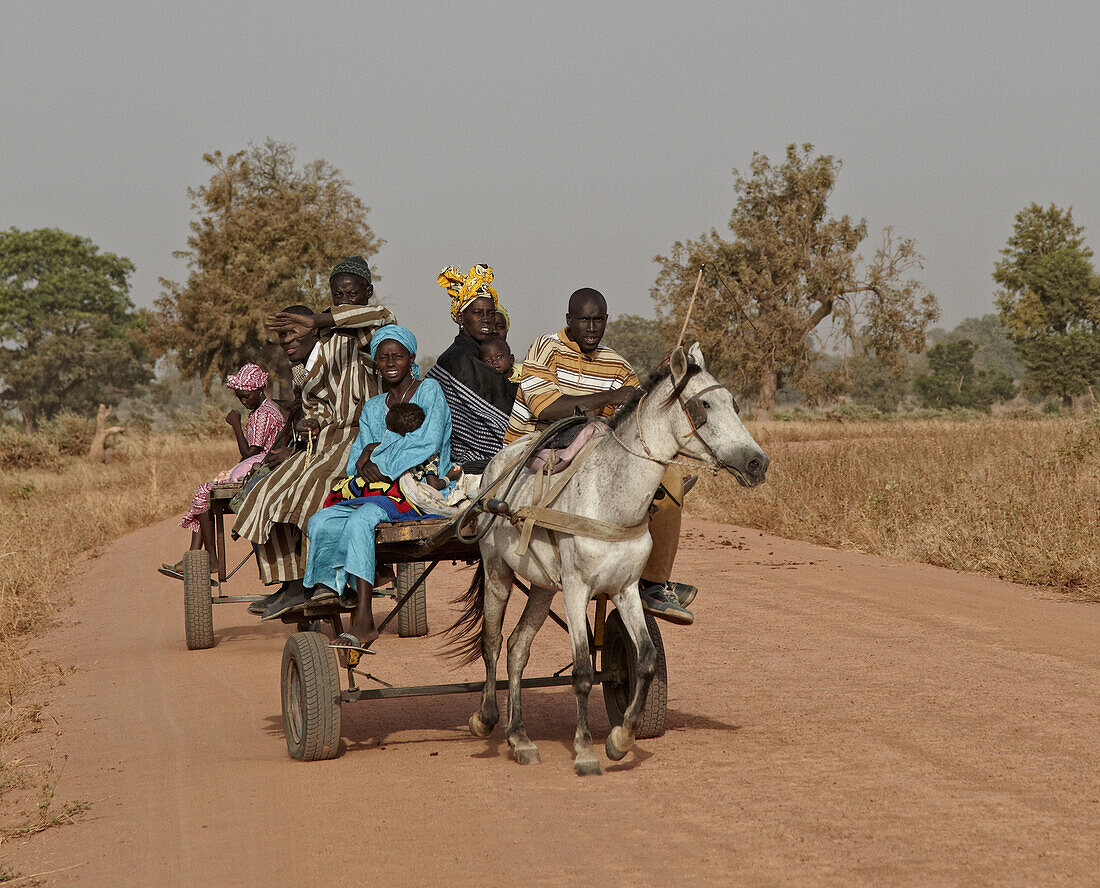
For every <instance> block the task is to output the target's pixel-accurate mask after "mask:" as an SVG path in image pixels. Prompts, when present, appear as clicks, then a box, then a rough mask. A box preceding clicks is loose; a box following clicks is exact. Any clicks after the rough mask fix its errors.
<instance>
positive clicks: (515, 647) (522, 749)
mask: <svg viewBox="0 0 1100 888" xmlns="http://www.w3.org/2000/svg"><path fill="white" fill-rule="evenodd" d="M553 598H554V592H553V590H551V589H543V588H541V587H539V586H532V587H531V594H530V596H528V598H527V606H526V607H524V609H523V613H522V614H521V615H520V618H519V622H518V623H517V624H516V628H515V629H513V630H512V634H511V635H509V636H508V745H509V746H511V747H512V751H513V752H514V753H515V755H516V761H517V762H519V763H520V764H521V765H530V764H534V763H536V762H539V761H541V759H540V758H539V749H538V747H537V746H535V744H534V743H532V742H531V738H530V737H528V736H527V731H525V730H524V728H523V704H522V701H521V695H522V692H523V670H524V667H525V666H526V665H527V660H528V659H529V658H530V656H531V643H532V642H533V641H534V640H535V635H536V634H538V631H539V629H540V628H541V627H542V624H543V621H544V620H545V619H546V615H547V614H548V613H549V612H550V602H551V601H552V600H553Z"/></svg>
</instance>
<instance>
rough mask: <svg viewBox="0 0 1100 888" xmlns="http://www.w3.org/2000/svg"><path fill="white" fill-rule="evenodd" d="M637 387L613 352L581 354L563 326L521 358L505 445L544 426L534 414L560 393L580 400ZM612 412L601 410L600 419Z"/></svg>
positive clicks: (631, 372)
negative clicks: (517, 386) (626, 387)
mask: <svg viewBox="0 0 1100 888" xmlns="http://www.w3.org/2000/svg"><path fill="white" fill-rule="evenodd" d="M637 384H638V376H637V374H636V373H635V372H634V368H633V367H631V366H630V364H629V363H628V362H627V360H626V358H624V357H623V356H622V355H620V354H619V353H618V352H617V351H615V350H614V349H611V348H608V347H607V346H604V345H600V346H597V347H596V350H595V351H594V352H593V353H592V354H591V355H586V354H585V353H584V352H582V351H581V349H580V346H579V345H577V343H575V342H574V341H573V340H572V339H570V338H569V333H568V332H567V331H566V329H565V328H563V329H562V330H560V331H559V332H557V333H555V334H553V335H552V336H540V337H539V338H538V339H536V340H535V342H534V344H533V345H532V346H531V348H530V349H528V351H527V357H525V358H524V359H523V372H522V374H521V375H520V380H519V392H517V394H516V400H515V403H513V404H512V415H511V417H509V419H508V431H507V432H506V433H505V435H504V443H505V444H511V443H512V442H513V441H515V440H516V439H517V438H519V437H521V436H523V435H526V434H528V433H529V432H534V431H537V430H539V429H544V428H546V427H547V426H549V425H550V423H547V422H541V421H540V420H539V419H538V416H539V414H540V413H542V411H543V410H545V409H546V408H547V407H549V406H550V405H551V404H553V403H554V402H555V401H556V400H558V398H560V397H562V396H563V395H568V396H570V397H582V396H584V395H592V394H596V393H598V392H610V391H614V390H615V389H618V388H622V387H623V386H624V385H626V386H636V385H637ZM615 409H616V408H614V407H612V406H610V405H609V406H606V407H603V408H601V409H600V411H599V415H600V416H610V415H611V414H612V413H614V412H615Z"/></svg>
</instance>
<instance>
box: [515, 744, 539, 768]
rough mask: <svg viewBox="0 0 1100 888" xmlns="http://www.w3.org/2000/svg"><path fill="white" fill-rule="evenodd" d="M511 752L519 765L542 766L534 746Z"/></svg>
mask: <svg viewBox="0 0 1100 888" xmlns="http://www.w3.org/2000/svg"><path fill="white" fill-rule="evenodd" d="M513 752H515V754H516V761H517V762H519V763H520V764H521V765H539V764H542V759H541V758H539V750H538V747H536V746H521V747H519V748H518V749H515V750H513Z"/></svg>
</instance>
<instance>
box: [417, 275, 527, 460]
mask: <svg viewBox="0 0 1100 888" xmlns="http://www.w3.org/2000/svg"><path fill="white" fill-rule="evenodd" d="M492 280H493V270H492V269H491V268H490V267H489V266H487V265H475V266H474V267H473V268H471V269H470V272H469V274H465V275H464V274H462V273H461V272H460V271H459V270H458V269H457V268H455V267H454V266H453V265H451V266H448V267H447V268H444V269H443V271H441V272H440V274H439V278H438V283H439V286H441V287H444V288H446V290H447V292H448V294H450V297H451V317H452V318H453V319H454V322H455V323H456V324H458V335H457V336H456V337H455V339H454V342H452V343H451V345H450V347H449V348H448V349H447V350H446V351H445V352H443V354H441V355H440V356H439V359H438V360H437V361H436V362H435V366H434V367H432V369H431V370H430V371H429V372H428V377H429V378H431V379H434V380H435V381H436V382H438V383H439V385H440V386H441V387H442V388H443V394H444V396H445V397H446V398H447V404H448V406H449V407H450V408H451V421H452V425H453V429H452V434H451V453H452V455H453V458H454V461H455V462H456V463H458V464H459V465H462V466H469V467H470V469H473V470H476V469H477V465H476V464H478V463H483V462H484V461H486V460H488V459H491V458H492V457H493V456H495V455H496V453H497V451H498V450H500V448H501V447H502V446H503V443H504V431H505V429H507V428H508V416H509V414H510V413H511V411H512V401H513V400H514V390H515V387H514V386H512V385H509V383H508V380H507V379H506V378H505V377H504V376H502V375H501V374H499V373H497V372H496V370H494V369H493V368H492V367H490V366H489V365H488V364H486V363H484V362H482V360H481V358H480V355H479V346H480V343H481V342H482V341H483V340H485V339H487V338H489V337H491V336H496V335H497V332H496V314H497V304H498V300H497V291H496V290H494V289H493V288H492V287H491V286H490V284H491V283H492ZM470 464H473V465H470Z"/></svg>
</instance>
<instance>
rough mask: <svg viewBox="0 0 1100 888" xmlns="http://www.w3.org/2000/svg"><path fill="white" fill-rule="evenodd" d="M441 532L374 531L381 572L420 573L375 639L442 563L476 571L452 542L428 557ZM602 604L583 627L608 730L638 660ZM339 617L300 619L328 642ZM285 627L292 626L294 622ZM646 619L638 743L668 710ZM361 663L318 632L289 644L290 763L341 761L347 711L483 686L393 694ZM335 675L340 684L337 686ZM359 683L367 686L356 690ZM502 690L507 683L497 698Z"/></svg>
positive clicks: (537, 684)
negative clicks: (412, 569) (649, 657)
mask: <svg viewBox="0 0 1100 888" xmlns="http://www.w3.org/2000/svg"><path fill="white" fill-rule="evenodd" d="M446 527H447V521H446V520H444V519H442V518H424V519H419V520H411V521H398V522H392V523H383V524H380V525H379V526H378V530H377V536H376V554H377V561H378V563H379V564H386V563H388V564H393V565H395V566H397V567H400V566H402V565H410V564H419V565H422V566H423V570H422V571H421V572H420V574H419V576H417V577H416V578H415V580H413V581H412V582H411V583H410V584H409V585H408V587H407V588H405V589H404V590H403V591H401V592H400V593H399V594H398V595H397V601H396V603H395V605H394V607H393V610H391V611H390V613H389V615H388V616H387V617H386V618H385V619H383V620H382V622H381V623H380V624H379V627H378V628H379V631H381V630H383V629H385V627H386V626H387V625H389V623H390V622H391V621H392V620H393V619H394V618H395V617H398V618H399V617H400V614H401V612H402V610H403V609H404V608H405V607H407V605H408V603H409V602H410V601H413V600H414V599H415V597H416V596H417V595H418V594H423V587H424V584H425V582H426V581H427V578H428V576H429V575H430V574H431V572H432V571H433V570H435V568H436V567H437V566H438V565H439V563H440V562H441V561H464V562H466V563H468V564H474V563H477V562H478V561H479V560H480V557H481V553H480V551H479V550H478V548H477V547H476V546H475V545H470V544H467V543H463V542H461V541H460V540H458V539H456V538H455V537H454V536H453V535H451V536H448V537H445V538H444V540H443V542H442V543H438V544H435V545H433V547H432V548H431V550H430V552H426V550H425V543H426V542H427V541H428V540H430V539H431V540H433V542H434V540H435V538H437V536H438V535H439V533H440V532H441V531H443V530H444V529H445V528H446ZM425 563H426V564H425ZM516 586H517V587H518V588H519V589H520V590H521V591H523V592H525V593H527V592H528V591H529V590H528V589H527V587H526V586H524V585H523V583H521V582H519V581H517V583H516ZM607 604H608V601H607V597H606V596H603V595H600V596H598V597H597V599H596V604H595V613H594V616H593V617H592V618H591V619H590V620H589V627H588V637H589V647H590V649H591V651H592V662H593V667H594V668H595V671H596V677H595V680H594V684H600V685H602V686H603V698H604V705H605V707H606V709H607V716H608V718H609V719H610V721H611V723H612V724H613V725H619V724H622V719H623V713H624V712H625V710H626V707H627V705H628V703H629V702H630V699H631V697H632V695H633V692H634V687H635V683H636V671H637V658H636V654H635V651H634V645H633V643H632V642H631V641H630V637H629V636H628V635H627V632H626V627H625V626H624V625H623V622H622V619H621V618H620V617H619V614H618V612H617V611H615V610H612V611H611V612H610V613H608V609H607ZM345 612H346V611H345V610H343V609H341V608H340V607H339V605H337V604H333V605H328V606H324V605H322V606H319V607H317V608H312V609H309V610H307V611H306V615H307V619H313V620H321V621H324V622H327V623H328V624H329V625H331V627H332V632H333V635H334V636H337V635H339V634H340V633H341V632H343V626H342V619H341V617H342V614H343V613H345ZM284 619H287V622H291V621H292V619H293V618H284ZM550 619H551V620H552V621H553V622H554V623H556V624H558V625H559V626H561V627H562V628H563V629H567V627H566V623H565V620H564V619H562V617H561V616H559V615H558V614H557V613H555V612H554V611H553V610H551V611H550ZM645 619H646V626H647V627H648V629H649V634H650V637H651V638H652V639H653V644H654V646H655V647H656V649H657V672H656V674H655V675H654V678H653V682H652V684H651V685H650V689H649V697H648V699H647V702H646V707H645V711H644V713H643V715H642V721H641V724H640V726H639V728H638V731H637V736H638V737H639V738H647V737H656V736H659V735H660V734H662V733H664V729H665V716H666V712H667V707H668V673H667V667H666V664H665V651H664V645H663V643H662V641H661V631H660V629H659V628H658V626H657V622H656V620H654V619H653V617H651V616H649V615H646V618H645ZM300 628H301V627H300ZM362 662H363V661H362V660H361V659H360V658H359V656H357V654H356V652H355V651H350V650H347V649H343V650H338V649H334V648H333V646H332V642H331V640H330V639H329V638H328V637H327V636H326V635H324V634H323V633H322V632H319V631H314V630H312V629H311V630H310V631H299V632H297V633H295V634H294V635H292V636H290V638H289V639H287V642H286V645H285V646H284V648H283V658H282V669H281V673H282V675H281V687H282V709H283V728H284V732H285V734H286V745H287V750H288V751H289V752H290V755H291V756H292V757H293V758H296V759H299V760H302V761H318V760H321V759H330V758H334V757H336V756H337V755H339V754H340V753H341V751H342V750H341V745H340V711H341V707H342V706H343V705H345V704H350V703H356V702H360V701H364V700H381V699H386V698H389V697H421V696H434V695H439V694H472V693H480V692H481V690H482V688H483V686H484V682H481V681H472V682H458V683H449V684H433V685H410V686H394V685H393V684H390V683H388V682H386V681H383V680H382V679H381V678H379V677H376V676H375V675H373V674H372V673H370V672H366V671H363V670H361V669H360V668H359V665H360V664H361V663H362ZM373 662H374V660H373V658H372V663H373ZM572 665H573V664H572V658H571V657H570V660H569V663H568V664H567V665H566V666H563V667H562V668H561V669H559V670H558V671H557V672H555V673H553V674H552V675H548V676H541V677H533V678H525V679H524V680H523V687H525V688H547V687H561V686H567V685H570V684H571V683H572V674H571V671H572ZM341 673H343V674H344V676H345V678H344V679H343V680H342V679H341ZM360 679H364V680H365V681H366V682H368V683H369V684H370V686H368V687H360V685H359V680H360ZM506 689H507V683H506V682H505V683H503V684H502V685H501V690H502V691H506Z"/></svg>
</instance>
